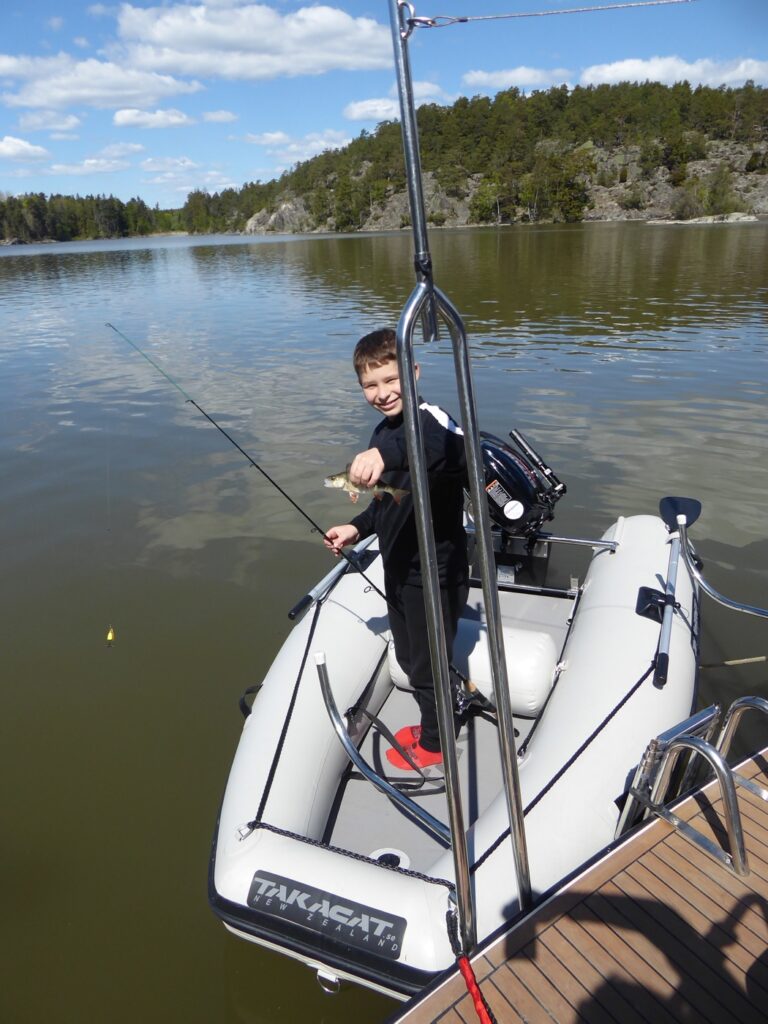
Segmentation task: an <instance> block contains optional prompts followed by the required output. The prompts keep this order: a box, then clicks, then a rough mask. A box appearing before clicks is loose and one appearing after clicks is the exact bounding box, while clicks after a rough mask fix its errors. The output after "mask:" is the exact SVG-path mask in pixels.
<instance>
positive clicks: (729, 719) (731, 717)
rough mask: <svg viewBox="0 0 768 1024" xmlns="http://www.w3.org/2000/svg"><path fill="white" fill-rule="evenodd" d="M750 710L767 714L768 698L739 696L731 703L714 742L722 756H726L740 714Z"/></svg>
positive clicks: (740, 716)
mask: <svg viewBox="0 0 768 1024" xmlns="http://www.w3.org/2000/svg"><path fill="white" fill-rule="evenodd" d="M750 710H755V711H762V712H763V714H765V715H768V700H766V699H765V697H739V698H738V700H735V701H734V702H733V704H731V706H730V707H729V708H728V711H727V712H726V714H725V718H724V719H723V725H722V728H721V729H720V735H719V736H718V737H717V742H716V743H715V746H716V747H717V749H718V750H719V751H720V753H721V754H722V755H723V757H727V756H728V751H729V750H730V749H731V741H732V739H733V734H734V732H735V731H736V726H737V725H738V724H739V722H740V721H741V718H742V715H744V713H745V712H746V711H750Z"/></svg>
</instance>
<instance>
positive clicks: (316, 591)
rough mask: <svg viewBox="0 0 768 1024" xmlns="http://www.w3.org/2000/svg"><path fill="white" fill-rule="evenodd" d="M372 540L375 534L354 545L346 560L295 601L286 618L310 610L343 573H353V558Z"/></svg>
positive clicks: (294, 616)
mask: <svg viewBox="0 0 768 1024" xmlns="http://www.w3.org/2000/svg"><path fill="white" fill-rule="evenodd" d="M374 540H376V534H375V533H374V534H371V536H370V537H365V538H364V539H363V540H361V541H359V542H358V543H357V544H355V546H354V547H353V548H352V550H351V551H350V552H349V555H348V556H347V559H345V561H343V562H339V564H338V565H334V567H333V568H332V569H331V571H330V572H328V573H326V575H325V576H323V578H322V579H321V580H320V582H319V583H316V584H315V585H314V587H312V589H311V590H308V591H307V593H306V594H305V595H304V596H303V597H302V598H301V600H299V601H297V603H296V604H295V605H294V606H293V608H291V610H290V611H289V612H288V618H289V619H295V618H296V617H297V616H298V615H300V614H301V612H303V611H306V609H307V608H311V607H312V605H313V604H314V603H315V602H316V601H318V600H319V599H320V598H321V597H322V596H323V595H324V594H326V593H327V592H328V591H329V590H330V589H331V587H332V586H333V585H334V583H335V582H336V580H337V579H338V578H339V577H340V576H343V575H344V573H346V572H350V571H352V572H354V571H355V566H354V560H355V557H356V556H357V555H360V554H362V553H363V551H365V549H366V548H368V547H370V545H371V544H373V542H374Z"/></svg>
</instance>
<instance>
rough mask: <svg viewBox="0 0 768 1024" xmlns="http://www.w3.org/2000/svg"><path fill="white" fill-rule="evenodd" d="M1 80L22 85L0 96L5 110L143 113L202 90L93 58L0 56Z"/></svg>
mask: <svg viewBox="0 0 768 1024" xmlns="http://www.w3.org/2000/svg"><path fill="white" fill-rule="evenodd" d="M0 76H1V77H2V78H4V79H9V80H11V81H13V82H19V81H23V83H24V84H22V85H21V87H20V88H19V89H18V91H17V92H15V93H13V92H6V93H4V94H3V96H2V99H3V101H4V102H5V103H6V105H7V106H9V107H44V108H52V109H61V108H62V107H67V106H71V105H74V104H85V105H86V106H91V107H98V108H109V107H120V106H128V105H130V106H137V107H145V106H149V105H151V104H153V103H157V102H159V101H160V100H163V99H166V98H167V97H169V96H176V95H179V94H180V93H194V92H199V90H200V89H202V86H201V85H200V83H199V82H181V81H179V80H178V79H175V78H172V77H171V76H170V75H158V74H154V73H153V72H148V71H142V70H137V69H135V68H131V67H121V66H120V65H119V64H114V63H112V62H110V61H99V60H96V59H94V58H89V59H88V60H83V61H75V60H73V59H72V58H71V57H69V56H68V55H67V54H63V53H60V54H58V55H57V56H55V57H26V56H23V57H8V56H2V55H0Z"/></svg>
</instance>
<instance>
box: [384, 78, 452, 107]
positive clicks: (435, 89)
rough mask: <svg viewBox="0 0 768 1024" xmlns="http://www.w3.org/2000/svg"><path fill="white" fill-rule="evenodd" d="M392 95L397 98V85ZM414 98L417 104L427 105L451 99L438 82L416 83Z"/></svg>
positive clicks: (414, 84)
mask: <svg viewBox="0 0 768 1024" xmlns="http://www.w3.org/2000/svg"><path fill="white" fill-rule="evenodd" d="M391 95H392V96H397V85H393V86H392V89H391ZM413 97H414V99H415V100H416V103H417V104H418V103H419V102H421V103H426V101H427V100H447V99H449V98H450V97H449V96H448V94H447V93H446V92H445V91H444V90H443V89H442V88H441V86H439V85H438V84H437V83H436V82H414V83H413Z"/></svg>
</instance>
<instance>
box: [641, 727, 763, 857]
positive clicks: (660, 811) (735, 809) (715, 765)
mask: <svg viewBox="0 0 768 1024" xmlns="http://www.w3.org/2000/svg"><path fill="white" fill-rule="evenodd" d="M684 749H688V750H692V751H694V753H696V754H699V755H701V756H702V757H703V758H705V760H707V761H708V762H709V764H710V765H711V767H712V769H713V771H714V773H715V776H716V778H717V781H718V783H719V785H720V792H721V794H722V797H723V810H724V814H725V829H726V832H727V834H728V845H729V846H730V848H731V852H730V854H728V853H726V852H725V851H724V850H722V849H721V848H720V847H719V846H717V844H715V843H713V842H712V840H711V839H708V838H707V837H706V836H704V835H702V834H701V832H698V831H697V830H696V829H695V828H693V826H692V825H690V824H688V822H687V821H683V820H682V819H681V818H679V817H678V816H677V815H676V814H674V813H673V812H672V811H670V810H668V808H666V807H665V806H664V805H663V803H661V802H660V801H661V800H663V794H664V793H665V792H666V788H667V786H668V785H669V779H670V777H671V775H672V771H673V769H674V765H675V762H676V761H677V758H678V757H679V756H680V754H681V753H682V751H683V750H684ZM630 793H631V794H632V796H633V797H634V798H635V799H636V800H639V801H640V803H641V804H643V806H644V807H647V808H648V810H650V811H652V812H653V813H654V814H656V815H657V816H658V817H660V818H664V820H665V821H667V822H669V824H670V825H672V826H673V827H674V828H675V829H677V830H678V831H679V832H680V833H681V835H683V836H685V838H686V839H688V840H689V841H690V842H692V843H693V844H694V845H696V846H698V847H699V848H700V849H702V850H703V851H704V852H705V853H708V854H709V855H710V856H711V857H714V858H715V859H716V860H718V861H719V862H720V863H721V864H723V865H724V866H725V867H727V868H728V869H729V870H731V871H733V872H734V873H735V874H737V875H748V874H749V866H748V864H747V854H746V850H745V849H744V833H743V831H742V827H741V815H740V813H739V803H738V800H737V799H736V785H735V781H734V777H733V773H732V771H731V769H730V768H729V766H728V764H727V762H726V760H725V758H724V757H723V755H722V754H721V753H720V751H719V750H716V749H715V747H713V746H712V744H711V743H707V741H706V740H703V739H701V738H699V737H698V736H680V737H678V739H675V740H673V741H672V742H671V743H670V744H669V747H668V748H667V750H666V751H665V752H664V755H663V756H662V760H661V764H660V766H659V774H658V776H657V778H656V783H655V785H654V787H653V790H652V792H651V794H650V797H649V796H648V795H646V794H645V793H642V792H640V791H639V790H635V789H631V790H630Z"/></svg>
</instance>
